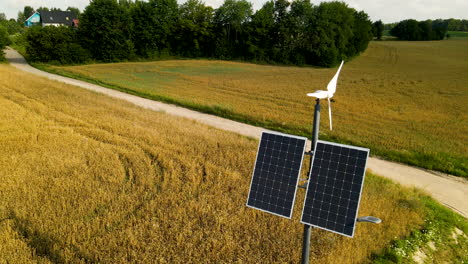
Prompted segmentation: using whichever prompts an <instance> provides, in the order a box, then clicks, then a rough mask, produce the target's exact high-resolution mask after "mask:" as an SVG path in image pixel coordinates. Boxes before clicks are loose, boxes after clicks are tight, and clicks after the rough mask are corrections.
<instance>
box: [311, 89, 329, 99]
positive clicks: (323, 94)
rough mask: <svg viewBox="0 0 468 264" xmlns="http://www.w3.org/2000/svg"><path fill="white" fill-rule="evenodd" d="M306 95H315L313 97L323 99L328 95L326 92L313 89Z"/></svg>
mask: <svg viewBox="0 0 468 264" xmlns="http://www.w3.org/2000/svg"><path fill="white" fill-rule="evenodd" d="M307 96H311V97H315V98H318V99H325V98H327V97H328V92H327V91H322V90H318V91H315V92H313V93H308V94H307Z"/></svg>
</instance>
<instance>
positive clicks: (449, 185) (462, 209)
mask: <svg viewBox="0 0 468 264" xmlns="http://www.w3.org/2000/svg"><path fill="white" fill-rule="evenodd" d="M5 53H6V58H7V60H8V61H9V62H10V64H11V65H12V66H14V67H15V68H17V69H19V70H22V71H25V72H28V73H31V74H35V75H38V76H42V77H45V78H48V79H51V80H55V81H59V82H62V83H67V84H70V85H74V86H78V87H81V88H85V89H88V90H92V91H95V92H98V93H102V94H105V95H108V96H111V97H114V98H118V99H122V100H125V101H128V102H130V103H133V104H135V105H138V106H140V107H143V108H146V109H151V110H154V111H160V112H165V113H167V114H170V115H174V116H179V117H184V118H188V119H192V120H195V121H197V122H200V123H203V124H206V125H209V126H212V127H216V128H219V129H222V130H227V131H231V132H235V133H238V134H241V135H244V136H248V137H252V138H257V139H258V138H260V135H261V132H262V131H264V130H266V129H264V128H261V127H256V126H252V125H247V124H244V123H240V122H236V121H232V120H228V119H224V118H221V117H217V116H213V115H209V114H204V113H200V112H196V111H193V110H189V109H186V108H183V107H179V106H175V105H170V104H165V103H161V102H157V101H153V100H149V99H145V98H141V97H138V96H134V95H130V94H126V93H123V92H119V91H116V90H112V89H109V88H105V87H102V86H99V85H95V84H91V83H87V82H84V81H79V80H75V79H72V78H67V77H63V76H60V75H55V74H51V73H48V72H44V71H41V70H38V69H36V68H34V67H32V66H30V65H29V64H28V63H27V62H26V60H25V59H24V58H23V56H21V55H20V54H19V53H18V52H17V51H15V50H13V49H11V48H7V49H6V50H5ZM309 145H310V142H309ZM367 168H368V169H369V170H370V171H372V172H373V173H375V174H378V175H380V176H384V177H386V178H389V179H391V180H393V181H395V182H398V183H400V184H402V185H405V186H414V187H417V188H420V189H422V190H424V191H425V192H427V193H428V194H430V195H431V196H432V197H433V198H435V199H436V200H438V201H439V202H440V203H442V204H444V205H445V206H447V207H449V208H450V209H452V210H454V211H455V212H457V213H459V214H461V215H463V216H464V217H468V202H466V201H468V180H466V179H463V178H459V177H455V176H451V175H447V174H444V173H440V172H435V171H430V170H426V169H421V168H417V167H411V166H408V165H404V164H399V163H396V162H390V161H386V160H382V159H378V158H375V157H370V158H369V162H368V164H367Z"/></svg>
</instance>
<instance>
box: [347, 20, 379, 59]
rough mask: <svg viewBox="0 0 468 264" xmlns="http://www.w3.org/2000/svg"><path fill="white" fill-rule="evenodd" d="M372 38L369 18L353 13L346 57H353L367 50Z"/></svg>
mask: <svg viewBox="0 0 468 264" xmlns="http://www.w3.org/2000/svg"><path fill="white" fill-rule="evenodd" d="M372 38H373V34H372V22H371V21H370V19H369V16H368V15H367V14H366V13H365V12H363V11H360V12H357V11H355V12H354V25H353V34H352V36H351V39H350V45H349V46H348V47H349V48H348V52H347V54H346V56H347V57H353V56H356V55H358V54H359V53H361V52H363V51H365V50H366V49H367V45H368V44H369V41H371V40H372Z"/></svg>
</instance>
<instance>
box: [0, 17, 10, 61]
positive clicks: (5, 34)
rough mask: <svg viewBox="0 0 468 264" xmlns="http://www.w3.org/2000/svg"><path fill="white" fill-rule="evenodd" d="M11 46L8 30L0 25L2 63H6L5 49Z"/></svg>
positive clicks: (0, 58)
mask: <svg viewBox="0 0 468 264" xmlns="http://www.w3.org/2000/svg"><path fill="white" fill-rule="evenodd" d="M9 44H10V39H9V37H8V31H7V29H6V28H5V27H4V26H3V25H1V24H0V61H5V54H4V53H3V49H5V47H6V46H7V45H9Z"/></svg>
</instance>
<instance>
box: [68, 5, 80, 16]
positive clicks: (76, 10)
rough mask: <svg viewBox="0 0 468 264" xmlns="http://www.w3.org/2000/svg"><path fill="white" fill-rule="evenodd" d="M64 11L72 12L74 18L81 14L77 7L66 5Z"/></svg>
mask: <svg viewBox="0 0 468 264" xmlns="http://www.w3.org/2000/svg"><path fill="white" fill-rule="evenodd" d="M66 11H70V12H72V13H73V14H74V15H75V17H76V18H79V17H80V15H81V11H80V9H78V8H77V7H70V6H69V7H67V9H66Z"/></svg>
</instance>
